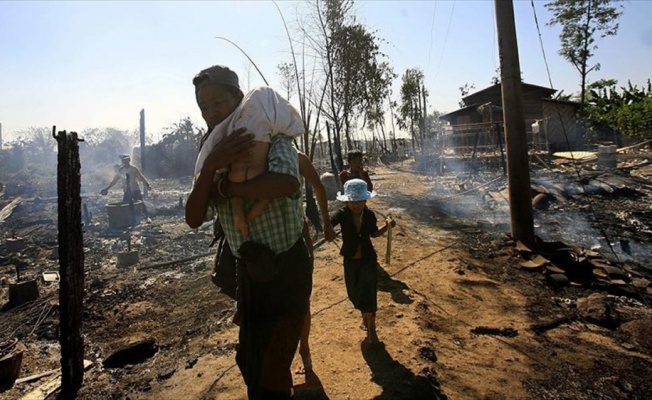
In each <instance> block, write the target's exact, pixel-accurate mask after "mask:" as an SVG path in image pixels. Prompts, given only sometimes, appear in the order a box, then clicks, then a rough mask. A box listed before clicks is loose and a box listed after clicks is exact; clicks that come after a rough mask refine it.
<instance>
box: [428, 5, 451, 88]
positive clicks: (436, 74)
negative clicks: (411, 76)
mask: <svg viewBox="0 0 652 400" xmlns="http://www.w3.org/2000/svg"><path fill="white" fill-rule="evenodd" d="M453 11H455V1H453V7H451V15H450V16H449V17H448V28H446V36H445V37H444V46H443V47H442V49H441V56H440V57H439V63H438V64H437V72H435V78H434V79H433V80H432V81H433V83H434V82H435V81H436V80H437V76H439V68H440V67H441V62H442V60H443V59H444V50H446V42H448V33H449V32H450V30H451V22H452V21H453Z"/></svg>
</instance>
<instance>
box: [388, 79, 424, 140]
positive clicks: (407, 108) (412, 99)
mask: <svg viewBox="0 0 652 400" xmlns="http://www.w3.org/2000/svg"><path fill="white" fill-rule="evenodd" d="M423 78H424V75H423V71H421V70H420V69H419V68H408V69H407V70H406V71H405V73H404V74H403V77H402V80H403V83H402V84H401V97H400V102H399V104H397V106H398V114H397V116H396V120H397V122H398V126H399V127H400V128H402V129H405V130H407V131H408V132H409V133H410V136H411V138H412V145H413V146H414V145H415V143H416V142H417V140H418V142H419V144H420V145H421V144H422V142H423V140H424V139H425V134H426V126H425V118H426V114H427V111H426V108H425V98H426V96H427V95H428V93H427V91H426V90H425V88H424V86H423ZM414 147H415V148H416V146H414Z"/></svg>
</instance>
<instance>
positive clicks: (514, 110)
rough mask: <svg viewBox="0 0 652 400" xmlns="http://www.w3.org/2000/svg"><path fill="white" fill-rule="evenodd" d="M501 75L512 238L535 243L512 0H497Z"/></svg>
mask: <svg viewBox="0 0 652 400" xmlns="http://www.w3.org/2000/svg"><path fill="white" fill-rule="evenodd" d="M494 5H495V9H496V27H497V29H496V30H497V32H498V48H499V51H500V79H501V88H502V95H503V119H504V121H505V136H506V139H505V142H506V147H507V181H508V188H509V212H510V217H511V227H512V238H513V239H514V240H521V241H523V242H526V243H530V244H532V243H534V220H533V216H532V199H531V196H530V163H529V159H528V150H527V136H526V133H525V116H524V111H523V91H522V89H521V67H520V65H519V60H518V43H517V41H516V25H515V23H514V7H513V3H512V0H494Z"/></svg>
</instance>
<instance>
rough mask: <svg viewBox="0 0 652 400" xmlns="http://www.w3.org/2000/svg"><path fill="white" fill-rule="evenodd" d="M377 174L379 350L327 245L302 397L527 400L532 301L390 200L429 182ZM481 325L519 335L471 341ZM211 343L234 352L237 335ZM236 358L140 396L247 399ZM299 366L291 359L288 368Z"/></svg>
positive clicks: (317, 277) (532, 372)
mask: <svg viewBox="0 0 652 400" xmlns="http://www.w3.org/2000/svg"><path fill="white" fill-rule="evenodd" d="M374 178H375V179H374V181H375V182H376V188H377V191H378V192H379V193H381V194H382V196H379V197H377V198H376V199H374V200H372V201H371V202H370V207H372V208H373V209H374V210H375V211H376V212H377V214H378V216H379V217H380V216H385V215H387V214H389V213H391V214H392V215H393V216H394V218H396V220H397V223H398V227H397V229H395V230H394V232H395V236H394V241H393V259H392V262H391V264H390V265H385V264H384V263H382V264H383V270H382V271H381V275H380V277H381V279H380V281H379V296H378V304H379V311H378V330H379V336H380V339H381V341H382V345H380V346H368V345H365V344H363V339H364V332H363V331H362V330H361V329H360V328H359V326H360V317H359V313H357V312H356V311H355V310H354V309H353V308H352V306H351V304H350V303H349V301H348V300H347V298H346V292H345V286H344V281H343V274H342V267H341V258H340V256H339V255H338V245H337V242H336V244H326V245H325V246H323V247H322V248H320V249H318V250H317V252H316V260H317V261H316V265H315V274H314V290H313V296H312V313H313V320H312V321H313V323H312V333H311V347H312V354H313V363H314V369H315V377H314V378H312V379H308V380H306V377H305V376H303V375H298V374H296V375H295V377H294V379H295V385H297V398H306V399H312V398H331V399H370V398H387V399H427V398H444V397H445V396H448V397H449V398H453V399H461V398H491V399H498V398H510V399H514V398H527V397H528V396H527V394H526V393H525V390H524V387H523V385H522V380H523V379H525V378H533V377H536V375H537V372H536V365H535V364H537V363H538V361H537V360H536V358H533V356H531V355H529V353H530V351H529V349H530V348H531V347H532V346H533V340H532V337H531V334H527V332H525V328H526V327H528V326H529V325H530V324H531V323H532V321H531V320H530V319H529V317H528V313H527V312H526V310H525V307H526V303H527V299H526V298H525V297H524V296H523V295H522V294H521V293H519V292H518V291H517V290H516V289H513V288H512V287H511V286H509V285H503V284H501V282H498V281H496V280H493V279H490V278H488V277H487V276H486V275H485V274H484V272H483V265H482V264H481V263H479V262H477V261H473V260H472V258H471V257H470V256H469V255H468V254H467V253H466V251H465V249H464V248H462V246H461V244H460V242H459V239H458V238H457V237H456V236H455V233H454V232H453V231H451V230H441V229H438V228H437V227H436V225H437V223H436V221H432V220H430V221H429V220H428V219H425V220H423V219H420V218H417V219H415V218H414V217H413V216H412V215H413V214H414V213H408V212H406V211H405V209H402V207H397V205H396V204H392V201H391V200H392V198H393V195H395V194H399V193H400V194H401V195H403V196H405V195H409V196H411V197H412V198H413V199H414V200H415V201H416V202H417V203H416V204H418V199H419V198H421V197H422V196H424V192H425V190H426V188H427V187H428V182H427V180H428V178H427V177H420V176H418V175H408V174H403V173H397V172H395V171H390V170H385V169H381V170H378V171H376V175H375V177H374ZM403 206H404V207H409V206H410V205H409V204H403ZM374 245H375V247H376V249H377V251H378V253H379V254H380V255H384V254H385V250H386V239H385V238H378V239H375V241H374ZM383 258H384V257H381V259H383ZM461 273H463V274H461ZM477 326H490V327H501V328H505V327H509V328H513V329H516V330H518V331H519V332H523V333H521V334H520V335H519V336H517V337H516V338H498V337H493V336H480V335H472V334H471V333H470V330H471V329H472V328H474V327H477ZM198 340H205V339H198ZM206 340H207V342H208V343H205V344H215V345H217V346H230V347H233V345H234V343H235V341H236V330H235V328H233V327H232V328H231V329H229V330H227V331H224V332H219V333H216V334H214V335H212V336H210V337H209V338H208V339H206ZM233 360H234V354H233V352H227V353H225V354H223V355H220V356H213V355H204V356H201V357H199V360H198V362H197V364H196V365H195V366H194V367H193V368H191V369H185V370H183V371H179V372H177V373H175V374H174V376H172V377H171V378H170V379H167V380H165V381H163V382H158V383H153V384H152V389H151V391H150V392H148V393H147V394H142V395H140V396H138V397H137V398H151V399H179V398H203V399H209V398H210V399H213V398H215V399H217V398H219V399H225V398H226V399H231V398H233V399H238V398H244V397H245V392H244V390H243V382H242V379H241V377H240V374H239V371H238V369H237V367H234V366H233V364H234V363H233ZM300 366H301V362H300V359H299V357H298V356H297V357H296V359H295V363H294V368H293V369H294V370H298V369H299V368H300ZM216 379H217V380H216Z"/></svg>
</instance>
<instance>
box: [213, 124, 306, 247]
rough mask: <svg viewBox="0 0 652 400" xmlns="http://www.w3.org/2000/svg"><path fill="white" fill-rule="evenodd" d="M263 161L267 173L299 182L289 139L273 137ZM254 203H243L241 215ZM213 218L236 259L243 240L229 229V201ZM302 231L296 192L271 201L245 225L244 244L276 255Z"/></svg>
mask: <svg viewBox="0 0 652 400" xmlns="http://www.w3.org/2000/svg"><path fill="white" fill-rule="evenodd" d="M267 158H268V171H269V172H274V173H277V174H285V175H291V176H293V177H295V178H296V179H297V180H299V181H300V174H299V156H298V154H297V151H296V149H295V148H294V146H293V145H292V139H290V138H289V137H286V136H283V135H277V136H274V137H273V138H272V143H271V144H270V148H269V153H268V156H267ZM254 201H255V199H245V212H246V211H248V210H249V208H250V207H251V205H252V204H253V203H254ZM217 214H218V215H219V219H220V223H221V224H222V228H223V229H224V233H225V234H226V240H227V241H228V242H229V246H230V247H231V250H232V251H233V254H235V256H236V257H240V255H239V254H238V249H240V246H241V245H242V243H244V242H245V239H244V237H243V236H242V234H241V233H240V231H239V230H238V229H237V228H236V227H235V226H234V225H233V208H232V205H231V201H226V202H224V203H223V204H220V205H218V206H217ZM302 230H303V207H302V205H301V190H297V192H296V193H294V194H292V195H291V196H289V197H281V198H277V199H272V200H270V201H269V202H268V203H267V205H266V206H265V210H264V212H263V214H262V215H261V216H259V217H258V218H256V219H255V220H254V221H253V222H252V223H251V224H250V225H249V238H248V240H250V241H252V242H256V243H261V244H264V245H267V247H269V248H270V249H271V250H272V251H274V253H276V254H279V253H282V252H284V251H286V250H289V249H290V247H292V246H293V245H294V244H295V243H296V242H297V240H299V237H301V233H302Z"/></svg>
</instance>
